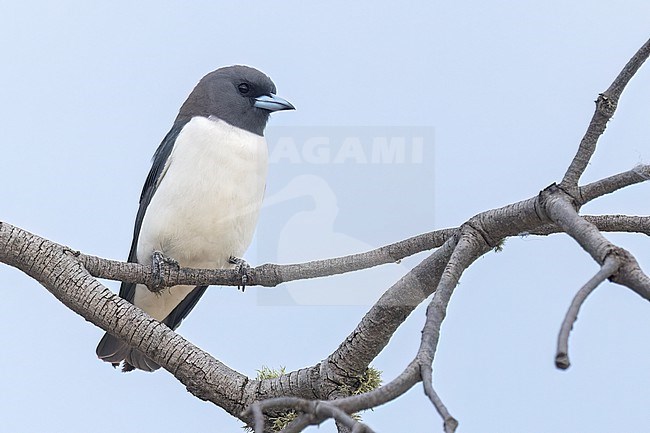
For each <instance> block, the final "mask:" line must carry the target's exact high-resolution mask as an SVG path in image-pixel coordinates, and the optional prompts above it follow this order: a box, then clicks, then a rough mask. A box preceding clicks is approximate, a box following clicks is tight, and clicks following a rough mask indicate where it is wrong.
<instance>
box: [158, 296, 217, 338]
mask: <svg viewBox="0 0 650 433" xmlns="http://www.w3.org/2000/svg"><path fill="white" fill-rule="evenodd" d="M207 288H208V286H196V287H195V288H194V289H193V290H192V291H191V292H190V293H189V294H188V295H187V296H186V297H185V299H183V300H182V301H181V303H180V304H178V305H177V306H176V308H174V309H173V310H172V312H171V313H169V315H168V316H167V317H166V318H165V320H163V323H164V324H165V325H167V326H169V327H170V328H171V329H176V328H178V325H180V324H181V322H182V321H183V319H184V318H186V317H187V315H188V314H190V311H192V309H193V308H194V306H196V303H197V302H199V299H201V296H203V294H204V293H205V289H207Z"/></svg>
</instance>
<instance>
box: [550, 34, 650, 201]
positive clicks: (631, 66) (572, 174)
mask: <svg viewBox="0 0 650 433" xmlns="http://www.w3.org/2000/svg"><path fill="white" fill-rule="evenodd" d="M648 56H650V40H648V41H647V42H646V43H645V44H643V46H642V47H641V48H639V50H638V51H637V52H636V53H635V54H634V56H632V58H631V59H630V60H629V61H628V62H627V64H626V65H625V67H624V68H623V70H622V71H621V72H620V73H619V74H618V76H617V77H616V79H615V80H614V82H612V84H611V85H610V86H609V88H608V89H607V90H605V91H604V92H603V93H601V94H600V95H598V99H596V111H595V113H594V115H593V117H592V118H591V122H590V123H589V127H588V128H587V131H586V132H585V135H584V137H583V138H582V140H581V141H580V146H579V147H578V152H577V153H576V155H575V157H574V158H573V160H572V161H571V164H570V165H569V168H568V169H567V171H566V173H565V174H564V178H563V179H562V182H561V183H560V187H561V188H563V189H565V190H567V191H569V190H572V189H575V188H577V186H578V181H579V180H580V177H581V176H582V173H584V171H585V169H586V168H587V165H588V164H589V160H590V159H591V156H592V155H593V154H594V151H595V150H596V143H597V142H598V139H599V138H600V136H601V135H602V133H603V132H605V128H606V127H607V122H608V121H609V119H611V117H612V115H614V112H615V111H616V106H617V105H618V100H619V98H620V96H621V93H622V92H623V89H625V86H626V85H627V84H628V83H629V81H630V80H631V79H632V77H633V76H634V74H636V72H637V71H638V70H639V68H640V67H641V65H643V63H644V62H645V61H646V59H647V58H648Z"/></svg>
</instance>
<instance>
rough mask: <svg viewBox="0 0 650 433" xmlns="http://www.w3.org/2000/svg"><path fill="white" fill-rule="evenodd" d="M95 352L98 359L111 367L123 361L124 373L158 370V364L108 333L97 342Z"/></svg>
mask: <svg viewBox="0 0 650 433" xmlns="http://www.w3.org/2000/svg"><path fill="white" fill-rule="evenodd" d="M96 352H97V356H98V357H99V359H101V360H102V361H106V362H110V363H111V364H113V367H117V366H118V365H120V362H122V361H124V365H123V366H122V371H124V372H126V371H131V370H135V369H136V368H137V369H138V370H143V371H154V370H158V369H159V368H160V366H159V365H158V364H156V363H155V362H154V361H152V360H151V359H149V358H147V357H146V356H145V355H144V353H142V352H140V351H139V350H137V349H134V348H132V347H131V346H129V345H128V344H127V343H125V342H123V341H122V340H120V339H119V338H116V337H114V336H112V335H111V334H109V333H108V332H107V333H106V334H104V336H103V337H102V339H101V340H100V341H99V344H98V345H97V350H96Z"/></svg>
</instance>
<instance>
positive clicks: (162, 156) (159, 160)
mask: <svg viewBox="0 0 650 433" xmlns="http://www.w3.org/2000/svg"><path fill="white" fill-rule="evenodd" d="M188 121H189V119H186V120H182V121H177V122H176V123H174V126H172V129H170V130H169V132H168V133H167V135H166V136H165V138H164V139H163V141H162V143H160V146H158V149H157V150H156V153H155V154H154V155H153V161H152V165H151V170H150V171H149V175H148V176H147V180H146V181H145V183H144V187H143V188H142V194H141V195H140V207H139V208H138V214H137V216H136V217H135V227H134V228H133V242H132V243H131V251H129V258H128V260H127V261H128V262H130V263H137V262H138V252H137V248H138V238H139V237H140V229H141V228H142V220H143V219H144V214H145V212H146V211H147V207H148V206H149V203H151V198H152V197H153V195H154V194H155V192H156V189H157V188H158V185H159V184H160V179H161V178H162V175H163V172H164V170H165V166H166V164H167V160H168V159H169V155H171V153H172V149H173V148H174V143H175V142H176V138H177V137H178V134H180V132H181V130H182V129H183V127H184V126H185V124H186V123H187V122H188ZM134 296H135V284H133V283H122V285H121V286H120V297H122V298H124V299H126V300H127V301H129V302H131V303H133V297H134Z"/></svg>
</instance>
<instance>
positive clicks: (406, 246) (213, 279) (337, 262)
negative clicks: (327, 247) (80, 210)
mask: <svg viewBox="0 0 650 433" xmlns="http://www.w3.org/2000/svg"><path fill="white" fill-rule="evenodd" d="M456 230H457V229H455V228H449V229H441V230H435V231H432V232H429V233H424V234H421V235H417V236H413V237H411V238H409V239H405V240H403V241H399V242H395V243H393V244H389V245H385V246H383V247H380V248H376V249H374V250H371V251H367V252H364V253H358V254H352V255H349V256H342V257H335V258H331V259H324V260H315V261H312V262H306V263H298V264H289V265H276V264H264V265H260V266H257V267H255V268H251V269H249V270H248V271H247V277H248V281H247V283H246V284H247V285H248V286H264V287H275V286H277V285H278V284H281V283H285V282H289V281H295V280H303V279H310V278H318V277H325V276H330V275H338V274H343V273H348V272H353V271H358V270H361V269H368V268H371V267H374V266H378V265H382V264H387V263H398V262H399V261H400V260H402V259H404V258H405V257H409V256H412V255H413V254H417V253H420V252H422V251H427V250H431V249H434V248H437V247H439V246H440V245H442V244H443V243H444V242H445V241H446V240H447V239H448V238H449V237H450V236H451V235H453V234H454V233H455V232H456ZM68 251H69V252H70V254H72V255H74V256H75V257H76V258H77V259H78V260H79V261H80V262H81V263H82V264H83V265H84V267H85V268H86V269H87V270H88V272H90V274H91V275H93V276H95V277H97V278H105V279H109V280H118V281H126V282H129V283H140V284H146V285H147V286H149V287H151V285H152V284H153V279H152V268H151V266H149V265H141V264H137V263H124V262H119V261H116V260H108V259H103V258H99V257H95V256H91V255H87V254H83V253H80V252H79V251H73V250H70V249H68ZM162 277H163V279H162V283H163V286H165V287H171V286H176V285H181V284H189V285H192V284H196V285H222V286H238V285H241V275H239V273H238V272H237V271H234V270H232V269H191V268H179V269H177V268H170V269H168V272H166V273H165V275H163V276H162Z"/></svg>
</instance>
